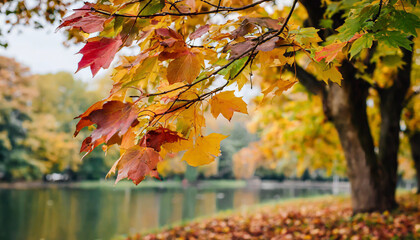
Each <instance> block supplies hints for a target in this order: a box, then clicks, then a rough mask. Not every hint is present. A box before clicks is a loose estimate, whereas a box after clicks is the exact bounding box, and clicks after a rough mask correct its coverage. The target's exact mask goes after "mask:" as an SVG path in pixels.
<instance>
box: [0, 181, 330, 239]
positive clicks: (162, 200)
mask: <svg viewBox="0 0 420 240" xmlns="http://www.w3.org/2000/svg"><path fill="white" fill-rule="evenodd" d="M319 194H331V189H316V188H306V189H305V188H300V189H295V188H277V189H255V188H254V189H247V188H242V189H217V190H201V189H199V188H196V187H188V188H185V189H171V190H169V189H167V190H165V189H129V188H127V189H113V188H94V189H75V188H44V189H26V190H19V189H0V239H2V240H8V239H13V240H15V239H28V240H29V239H112V238H113V237H115V236H116V235H127V234H135V233H138V232H140V231H144V230H149V229H154V228H157V227H160V226H164V225H167V224H172V223H176V222H179V221H182V220H188V219H193V218H195V217H199V216H207V215H211V214H214V213H216V212H218V211H223V210H227V209H239V208H241V207H245V206H249V205H253V204H257V203H261V202H267V201H271V200H278V199H287V198H293V197H303V196H310V195H319Z"/></svg>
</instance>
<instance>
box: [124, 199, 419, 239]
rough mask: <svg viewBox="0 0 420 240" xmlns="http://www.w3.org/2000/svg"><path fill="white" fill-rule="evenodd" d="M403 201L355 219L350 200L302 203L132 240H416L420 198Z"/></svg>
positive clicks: (182, 227)
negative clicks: (387, 209)
mask: <svg viewBox="0 0 420 240" xmlns="http://www.w3.org/2000/svg"><path fill="white" fill-rule="evenodd" d="M400 202H401V205H400V208H399V209H398V210H396V211H394V212H383V213H365V214H357V215H354V216H352V214H353V213H352V210H351V207H350V202H349V200H348V199H344V198H337V197H334V198H327V199H320V200H300V201H294V202H288V203H284V204H279V205H277V206H268V207H263V208H261V209H258V210H257V211H255V212H251V213H247V214H234V215H231V216H227V217H224V218H214V219H208V220H204V221H200V222H193V223H189V224H187V225H185V226H179V227H174V228H172V229H168V230H165V231H162V232H160V233H156V234H149V235H145V236H140V235H138V236H133V237H129V238H128V239H130V240H134V239H150V240H152V239H396V238H397V239H416V238H418V237H420V225H419V221H420V205H419V203H420V201H419V196H416V195H412V194H406V195H404V196H402V197H400Z"/></svg>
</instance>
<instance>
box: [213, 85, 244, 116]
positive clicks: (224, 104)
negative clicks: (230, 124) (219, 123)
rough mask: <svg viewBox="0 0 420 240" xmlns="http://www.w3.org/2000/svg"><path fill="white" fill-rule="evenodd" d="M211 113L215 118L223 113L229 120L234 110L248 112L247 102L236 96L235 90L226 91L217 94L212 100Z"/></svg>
mask: <svg viewBox="0 0 420 240" xmlns="http://www.w3.org/2000/svg"><path fill="white" fill-rule="evenodd" d="M210 105H211V113H212V114H213V116H214V117H215V118H217V116H219V114H220V113H221V114H222V115H223V116H224V117H225V118H226V119H227V120H229V121H230V120H231V119H232V116H233V112H241V113H245V114H247V113H248V110H247V108H246V103H245V102H244V100H242V99H241V98H239V97H236V96H235V94H234V91H225V92H221V93H219V94H216V95H215V96H214V97H212V99H211V100H210Z"/></svg>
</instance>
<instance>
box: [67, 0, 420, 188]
mask: <svg viewBox="0 0 420 240" xmlns="http://www.w3.org/2000/svg"><path fill="white" fill-rule="evenodd" d="M326 2H328V1H326ZM345 2H346V3H347V2H348V1H345ZM296 5H297V0H295V1H293V3H292V6H291V8H285V9H283V10H279V9H278V8H277V6H276V5H275V4H273V3H272V2H270V1H268V0H260V1H255V2H254V1H249V0H238V1H221V0H220V1H201V0H200V1H199V0H185V1H177V2H171V1H159V0H145V1H134V2H125V1H120V0H108V1H99V2H98V3H96V4H94V3H86V4H85V5H84V6H83V7H82V8H80V9H76V10H75V13H73V14H72V15H70V16H68V17H66V18H65V19H63V22H62V24H61V25H60V26H59V28H62V27H70V28H71V29H72V30H73V31H74V30H78V31H80V32H83V33H84V34H86V36H89V37H90V38H89V39H88V40H87V42H86V45H85V46H84V47H83V48H82V49H81V50H80V52H79V53H80V54H82V55H83V57H82V59H81V61H80V62H79V67H78V69H79V70H80V69H82V68H86V67H90V69H91V71H92V74H93V75H95V74H96V73H97V72H98V71H99V70H100V69H101V68H108V67H109V66H110V64H111V62H112V60H113V59H114V57H115V55H116V54H117V52H119V51H120V50H121V49H122V48H124V47H132V48H133V47H134V49H136V51H139V54H137V55H135V56H126V57H122V60H121V61H120V64H119V65H118V66H117V67H116V68H115V70H114V72H113V75H112V79H113V81H114V85H113V87H112V90H111V92H110V95H109V96H108V97H106V98H105V99H104V100H101V101H99V102H97V103H95V104H94V105H92V106H91V107H90V108H89V109H88V110H87V111H86V112H85V113H83V114H81V115H80V116H79V118H80V122H79V123H78V124H77V128H76V132H75V135H77V134H78V132H79V131H80V130H81V129H82V128H84V127H88V126H94V128H95V129H94V130H93V132H92V134H91V136H89V137H88V138H86V139H85V141H84V142H83V144H82V148H81V151H82V152H86V153H90V152H91V151H92V150H93V149H94V148H96V147H97V146H99V145H101V144H105V146H104V147H103V149H105V150H106V149H107V148H108V147H109V146H111V145H113V144H118V145H119V146H120V152H121V157H120V159H119V160H118V161H117V162H116V163H115V164H114V166H113V168H112V169H111V170H110V172H109V175H110V174H113V173H115V172H117V171H118V177H117V181H119V180H120V179H122V178H129V179H131V180H133V182H135V183H136V184H137V183H139V182H140V181H142V180H143V179H144V178H145V176H147V175H150V176H154V177H158V173H157V171H156V169H157V164H158V163H159V162H160V161H161V160H162V158H163V157H165V156H166V155H167V153H171V152H181V151H185V153H184V155H183V157H182V160H185V161H186V162H187V163H188V164H190V165H191V166H199V165H203V164H208V163H210V162H212V161H214V159H215V157H216V156H218V155H219V153H220V149H219V144H220V142H221V141H222V140H223V139H224V138H225V137H226V136H223V135H220V134H217V133H212V134H210V135H208V136H205V135H204V134H203V131H202V128H203V127H205V118H204V117H203V111H205V110H206V109H210V111H211V113H212V115H213V116H214V117H215V118H216V117H218V116H219V115H220V114H221V115H222V116H223V117H225V118H226V119H228V120H230V119H231V118H232V116H233V113H234V112H240V113H247V112H248V110H247V106H246V103H245V102H244V101H243V100H242V99H241V98H239V97H237V96H235V94H234V91H226V90H225V88H226V87H227V86H229V85H234V86H235V85H236V86H237V89H238V90H240V89H241V88H242V87H243V86H244V84H246V83H247V82H250V83H251V84H252V78H250V77H251V76H252V75H253V73H257V74H258V75H260V76H263V77H264V81H265V82H266V83H268V88H267V89H266V90H265V91H263V94H264V95H265V96H266V97H268V96H270V95H280V94H281V93H282V92H283V91H285V90H287V89H289V88H290V87H292V86H293V85H294V84H295V83H296V82H297V81H296V80H295V79H293V76H289V77H287V76H284V75H282V74H281V73H282V72H283V71H282V70H283V69H284V68H286V67H287V66H291V65H292V64H293V63H294V62H295V61H296V60H298V61H306V62H307V63H309V66H308V71H311V72H313V73H314V74H316V75H317V76H318V77H319V79H320V80H323V81H325V82H326V83H328V82H329V81H331V82H336V83H339V84H340V82H341V79H342V75H341V73H340V72H339V71H338V69H337V67H338V66H339V65H340V58H338V56H344V57H345V56H346V55H347V52H350V57H354V56H356V55H360V54H359V53H360V52H361V51H362V49H364V48H369V47H371V45H372V42H373V41H381V40H383V38H387V39H388V40H386V41H385V40H384V41H382V43H383V44H385V45H387V46H388V47H392V48H395V47H399V46H401V47H406V48H408V47H409V46H407V42H406V41H408V40H406V41H405V40H401V39H402V38H406V36H407V35H415V29H416V27H417V26H418V24H419V22H420V20H419V18H418V17H417V16H416V15H413V14H407V15H404V14H403V15H404V17H405V18H407V19H408V20H409V21H410V22H409V23H410V25H413V26H410V27H407V26H405V25H404V26H400V25H401V24H402V22H401V21H400V17H399V16H400V15H401V10H400V8H401V6H400V3H399V2H398V3H397V2H396V1H390V2H387V4H383V2H382V1H381V2H380V3H379V4H378V3H376V2H372V1H367V0H365V1H359V2H358V3H357V4H356V3H355V4H354V7H352V8H348V9H347V10H346V11H345V14H347V15H348V17H347V21H346V22H345V23H344V24H343V26H341V27H340V28H339V29H337V30H338V34H336V35H335V38H334V40H335V41H334V42H332V43H330V44H329V45H328V46H325V47H321V46H319V44H318V43H319V42H320V41H321V38H320V37H319V36H318V34H317V32H318V30H317V29H315V28H302V27H301V23H298V24H293V23H292V22H290V20H291V17H292V14H293V11H294V10H295V8H296ZM266 8H270V9H272V10H273V11H274V13H272V14H268V12H267V10H266ZM349 9H351V10H349ZM339 10H340V6H337V7H336V9H330V11H329V12H330V13H334V11H339ZM300 11H302V10H300ZM381 11H384V12H386V13H387V14H378V13H380V12H381ZM376 15H378V16H376ZM383 18H384V19H383ZM387 20H389V21H391V20H392V21H394V22H395V24H399V25H396V26H397V28H396V29H397V30H396V31H391V30H390V29H391V26H390V25H387V24H385V22H386V21H387ZM408 20H407V21H408ZM352 21H358V24H355V23H353V22H352ZM370 22H371V24H370ZM404 22H405V21H404ZM413 27H414V31H413ZM392 28H395V27H394V26H392ZM389 36H391V37H389ZM394 37H395V38H394ZM273 73H274V74H273Z"/></svg>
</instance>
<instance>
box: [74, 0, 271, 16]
mask: <svg viewBox="0 0 420 240" xmlns="http://www.w3.org/2000/svg"><path fill="white" fill-rule="evenodd" d="M270 1H272V0H260V1H257V2H255V3H252V4H249V5H246V6H243V7H237V8H228V7H223V6H219V7H218V8H216V10H211V11H204V12H189V13H179V12H178V13H175V12H161V13H155V14H150V15H141V16H134V15H126V14H119V13H109V12H106V11H103V10H99V9H96V8H94V7H92V8H90V9H77V10H78V11H86V10H87V11H93V12H96V13H100V14H102V15H106V16H110V17H125V18H152V17H162V16H184V17H185V16H197V15H207V14H211V13H220V12H237V11H242V10H245V9H248V8H252V7H255V6H257V5H259V4H261V3H263V2H270Z"/></svg>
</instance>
